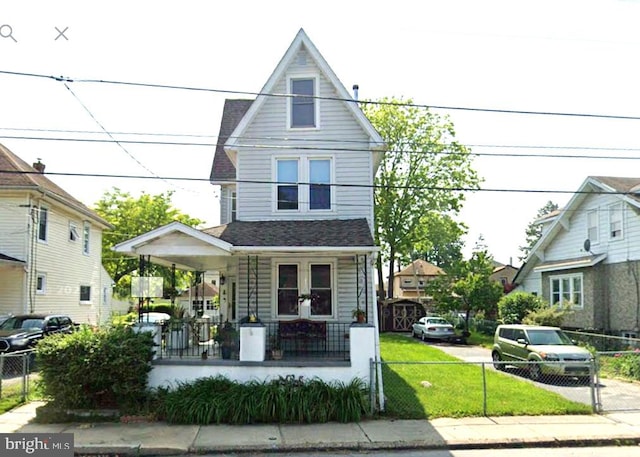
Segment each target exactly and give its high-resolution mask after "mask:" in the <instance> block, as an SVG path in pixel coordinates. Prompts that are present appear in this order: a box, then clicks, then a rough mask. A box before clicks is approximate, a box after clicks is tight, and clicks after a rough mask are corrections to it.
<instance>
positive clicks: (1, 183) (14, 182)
mask: <svg viewBox="0 0 640 457" xmlns="http://www.w3.org/2000/svg"><path fill="white" fill-rule="evenodd" d="M3 172H4V173H3ZM0 189H25V190H27V189H32V190H43V191H46V192H49V193H51V194H55V195H56V196H57V197H58V198H59V199H61V200H63V201H65V202H66V203H67V204H68V205H69V206H71V207H73V208H75V209H76V210H78V211H80V212H82V213H85V214H87V215H89V216H91V217H92V218H93V219H95V220H97V221H100V222H101V223H103V224H105V225H110V224H109V223H108V222H107V221H105V220H104V219H102V218H101V217H100V216H98V215H97V214H96V213H95V212H94V211H93V210H91V209H90V208H89V207H87V206H86V205H85V204H84V203H82V202H81V201H80V200H77V199H76V198H74V197H73V196H72V195H71V194H69V193H68V192H67V191H65V190H64V189H63V188H62V187H60V186H58V185H57V184H56V183H54V182H53V181H51V180H50V179H49V178H47V177H46V176H44V174H42V173H39V172H38V171H37V170H36V169H35V168H33V167H32V166H31V165H29V164H28V163H27V162H25V161H24V160H22V159H21V158H20V157H18V156H17V155H15V154H14V153H13V152H11V151H10V150H9V149H8V148H6V147H5V146H3V145H2V144H0Z"/></svg>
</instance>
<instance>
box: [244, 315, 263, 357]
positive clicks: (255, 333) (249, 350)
mask: <svg viewBox="0 0 640 457" xmlns="http://www.w3.org/2000/svg"><path fill="white" fill-rule="evenodd" d="M266 350H267V328H266V327H265V326H264V324H260V323H253V322H251V323H247V324H242V325H241V326H240V361H241V362H264V358H265V352H266Z"/></svg>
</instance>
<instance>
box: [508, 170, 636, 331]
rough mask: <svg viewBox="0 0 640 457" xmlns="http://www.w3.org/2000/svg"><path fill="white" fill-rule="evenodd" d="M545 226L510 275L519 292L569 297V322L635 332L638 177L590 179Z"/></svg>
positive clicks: (582, 326) (551, 298)
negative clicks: (517, 268)
mask: <svg viewBox="0 0 640 457" xmlns="http://www.w3.org/2000/svg"><path fill="white" fill-rule="evenodd" d="M545 224H546V227H545V230H544V231H543V234H542V236H541V238H540V240H539V241H538V242H537V243H536V245H535V246H534V247H533V248H532V250H531V253H530V255H529V257H528V259H527V260H526V262H525V264H524V265H523V267H522V268H521V270H520V271H519V272H518V275H517V277H516V279H515V281H516V283H517V284H518V290H524V291H527V292H535V293H537V294H538V295H540V296H542V297H543V298H544V299H546V300H547V301H548V302H549V303H551V304H556V303H558V302H567V301H569V302H572V303H573V306H572V308H573V313H572V314H571V315H570V316H569V317H568V318H566V319H565V325H566V326H567V327H573V328H580V329H595V330H601V331H605V332H611V333H615V334H620V335H626V336H637V335H638V334H639V329H640V178H619V177H604V176H591V177H588V178H587V179H586V180H585V181H584V183H583V184H582V186H581V187H580V189H578V191H577V192H576V194H575V195H574V196H573V198H572V199H571V200H570V202H569V203H568V204H567V206H566V207H565V208H563V209H562V210H561V211H560V212H559V213H558V214H554V216H553V217H551V218H545Z"/></svg>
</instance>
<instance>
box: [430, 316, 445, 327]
mask: <svg viewBox="0 0 640 457" xmlns="http://www.w3.org/2000/svg"><path fill="white" fill-rule="evenodd" d="M427 324H438V325H448V324H449V323H448V322H447V321H446V320H444V319H442V318H441V317H431V318H429V319H427Z"/></svg>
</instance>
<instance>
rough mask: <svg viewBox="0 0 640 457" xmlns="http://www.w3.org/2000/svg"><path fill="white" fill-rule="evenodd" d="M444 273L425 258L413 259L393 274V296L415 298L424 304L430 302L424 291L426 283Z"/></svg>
mask: <svg viewBox="0 0 640 457" xmlns="http://www.w3.org/2000/svg"><path fill="white" fill-rule="evenodd" d="M444 274H446V273H445V272H444V270H443V269H442V268H440V267H437V266H435V265H433V264H431V263H429V262H427V261H426V260H422V259H417V260H414V261H413V262H411V264H409V266H407V267H406V268H403V269H402V270H400V271H399V272H397V273H395V274H394V275H393V298H406V299H411V300H416V301H419V302H421V303H423V304H425V305H426V304H428V303H430V302H431V297H429V296H427V293H426V287H427V284H428V283H429V281H433V280H434V279H436V278H437V277H438V276H440V275H444Z"/></svg>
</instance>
